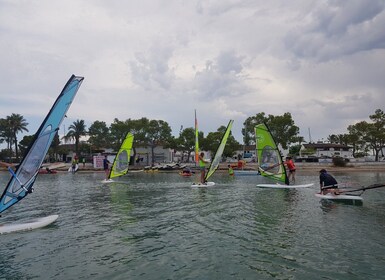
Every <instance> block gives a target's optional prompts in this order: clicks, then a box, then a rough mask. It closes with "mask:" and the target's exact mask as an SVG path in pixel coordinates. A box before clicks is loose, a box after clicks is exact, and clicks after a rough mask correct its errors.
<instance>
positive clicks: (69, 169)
mask: <svg viewBox="0 0 385 280" xmlns="http://www.w3.org/2000/svg"><path fill="white" fill-rule="evenodd" d="M78 169H79V164H76V165H75V172H76V171H78ZM68 172H72V165H71V166H70V168H68Z"/></svg>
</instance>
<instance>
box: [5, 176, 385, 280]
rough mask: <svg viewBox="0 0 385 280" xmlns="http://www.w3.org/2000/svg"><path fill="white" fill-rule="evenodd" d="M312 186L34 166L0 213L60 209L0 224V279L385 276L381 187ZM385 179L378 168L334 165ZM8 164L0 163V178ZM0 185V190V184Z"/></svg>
mask: <svg viewBox="0 0 385 280" xmlns="http://www.w3.org/2000/svg"><path fill="white" fill-rule="evenodd" d="M317 176H318V174H317V173H316V172H315V173H314V174H312V173H306V174H301V173H299V174H298V175H297V182H298V183H309V182H314V183H315V185H314V187H311V188H306V189H297V190H296V189H294V190H284V189H280V190H273V189H262V188H257V187H256V185H257V184H258V183H265V182H267V181H266V179H265V178H262V177H260V176H244V177H228V176H227V174H225V173H220V172H217V173H216V174H215V175H214V176H213V177H212V179H213V181H215V182H216V185H215V186H214V187H212V188H199V189H196V188H191V187H190V186H191V182H192V181H194V180H195V178H185V177H181V176H180V175H178V174H176V173H167V174H165V173H153V174H147V173H132V174H129V175H127V176H124V177H123V178H120V179H117V181H118V180H119V182H115V183H111V184H104V185H103V184H102V183H101V180H103V177H104V173H92V172H91V173H82V172H78V173H76V174H70V173H61V174H47V175H39V176H38V178H37V180H36V183H35V191H34V193H32V194H30V195H28V197H26V198H25V199H23V200H22V201H20V202H19V203H18V204H16V205H14V206H13V207H11V208H10V209H8V210H6V211H5V212H3V213H2V217H1V218H0V223H9V222H22V221H26V220H28V218H35V217H42V216H47V215H52V214H58V215H59V218H58V220H57V221H56V222H55V223H54V224H52V225H50V226H48V227H46V228H42V229H36V230H33V231H28V232H20V233H11V234H4V235H0V239H1V246H0V279H304V280H305V279H306V280H308V279H349V280H352V279H384V277H385V254H384V252H385V237H384V232H385V188H383V189H381V188H380V189H373V190H368V191H366V192H365V193H364V194H363V198H364V202H363V204H362V205H350V204H346V203H334V202H330V201H320V200H319V199H318V198H316V197H315V196H314V193H315V192H317V191H318V188H319V186H318V178H317ZM335 177H336V178H337V180H338V181H339V182H346V183H347V184H351V185H355V186H361V185H369V184H373V183H384V182H385V173H376V172H351V173H343V172H341V173H338V174H335ZM8 179H9V176H8V174H7V173H6V172H2V173H0V186H1V188H3V186H5V185H6V183H7V181H8ZM1 191H2V190H1Z"/></svg>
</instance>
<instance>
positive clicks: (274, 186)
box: [257, 183, 314, 189]
mask: <svg viewBox="0 0 385 280" xmlns="http://www.w3.org/2000/svg"><path fill="white" fill-rule="evenodd" d="M313 185H314V184H313V183H310V184H303V185H282V184H258V185H257V187H260V188H271V189H297V188H308V187H311V186H313Z"/></svg>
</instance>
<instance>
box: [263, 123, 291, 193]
mask: <svg viewBox="0 0 385 280" xmlns="http://www.w3.org/2000/svg"><path fill="white" fill-rule="evenodd" d="M255 142H256V150H257V159H258V169H259V171H260V173H261V175H262V176H264V177H268V178H271V179H274V180H277V181H280V182H282V183H285V184H286V185H289V179H288V178H287V174H286V168H285V165H284V163H283V160H282V156H281V153H280V152H279V149H278V146H277V144H276V143H275V140H274V138H273V135H272V134H271V132H270V130H269V128H268V126H267V125H266V124H265V123H262V124H258V125H256V126H255Z"/></svg>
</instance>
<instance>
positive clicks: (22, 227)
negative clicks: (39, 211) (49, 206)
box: [0, 215, 59, 234]
mask: <svg viewBox="0 0 385 280" xmlns="http://www.w3.org/2000/svg"><path fill="white" fill-rule="evenodd" d="M58 217H59V215H51V216H47V217H42V218H38V219H35V220H31V221H28V222H24V223H10V224H2V225H0V234H3V233H11V232H16V231H26V230H33V229H36V228H42V227H45V226H48V225H49V224H52V223H53V222H54V221H56V220H57V218H58Z"/></svg>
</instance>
